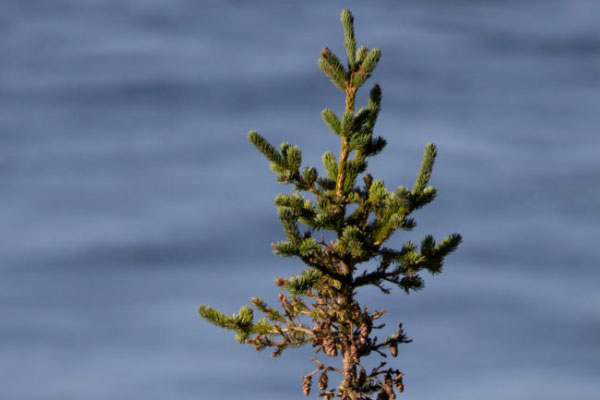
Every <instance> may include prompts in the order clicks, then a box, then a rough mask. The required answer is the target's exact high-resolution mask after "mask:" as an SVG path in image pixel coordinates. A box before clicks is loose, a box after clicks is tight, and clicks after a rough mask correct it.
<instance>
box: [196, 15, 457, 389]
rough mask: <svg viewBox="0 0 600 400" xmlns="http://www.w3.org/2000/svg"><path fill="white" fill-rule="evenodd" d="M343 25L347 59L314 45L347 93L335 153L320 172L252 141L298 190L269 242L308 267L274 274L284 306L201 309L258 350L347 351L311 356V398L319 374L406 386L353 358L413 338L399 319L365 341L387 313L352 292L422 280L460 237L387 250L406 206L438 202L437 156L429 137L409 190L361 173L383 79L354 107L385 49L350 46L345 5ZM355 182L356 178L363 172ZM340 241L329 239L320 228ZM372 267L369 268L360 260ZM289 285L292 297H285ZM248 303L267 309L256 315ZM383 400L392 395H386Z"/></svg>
mask: <svg viewBox="0 0 600 400" xmlns="http://www.w3.org/2000/svg"><path fill="white" fill-rule="evenodd" d="M341 21H342V26H343V28H344V44H345V49H346V59H347V62H346V65H343V63H342V61H341V60H340V59H339V58H338V57H337V56H336V55H335V54H334V53H333V52H332V51H331V50H329V49H328V48H327V47H325V48H324V49H323V50H322V51H321V56H320V58H319V68H320V69H321V70H322V71H323V73H324V74H325V76H326V77H327V78H329V80H330V81H331V82H332V83H333V84H334V85H335V87H337V88H338V89H339V90H341V91H343V92H344V93H345V96H346V101H345V110H344V113H343V114H342V115H336V114H335V113H334V112H333V111H331V110H330V109H324V110H323V112H322V114H321V115H322V118H323V121H324V122H325V124H326V126H327V127H328V128H329V129H330V130H331V131H332V132H333V133H334V134H336V135H338V136H339V137H340V152H339V154H338V156H337V157H336V156H335V155H334V153H332V152H330V151H325V153H323V156H322V164H323V172H319V171H318V169H317V168H316V167H312V166H307V167H303V166H302V152H301V151H300V148H299V147H298V146H294V145H291V144H290V143H287V142H285V143H282V144H281V145H280V146H279V148H276V147H275V146H273V145H272V144H271V143H269V141H267V140H266V139H265V138H264V137H263V136H262V135H260V134H259V133H258V132H257V131H254V130H252V131H250V132H249V133H248V140H249V141H250V143H251V144H252V145H254V147H256V149H257V150H258V151H259V152H261V153H262V154H263V155H264V156H265V158H266V159H267V160H268V161H269V162H270V167H271V170H272V171H273V172H274V173H275V176H276V179H277V181H278V182H280V183H283V184H288V185H291V186H292V187H293V189H294V192H293V193H288V194H279V195H278V196H277V197H276V198H275V206H276V207H277V213H278V217H279V220H280V221H281V225H282V227H283V231H284V234H285V236H286V238H285V240H282V241H279V242H277V243H273V244H272V247H273V250H274V252H275V254H277V255H279V256H282V257H296V258H299V259H300V260H301V261H302V262H303V264H304V265H305V268H304V270H303V271H302V272H301V273H299V274H298V275H292V276H290V277H288V278H277V279H276V284H277V285H278V286H279V287H280V289H281V291H282V292H283V293H280V294H279V298H278V303H279V306H280V308H279V309H277V308H274V307H271V306H269V305H268V304H267V303H266V302H265V301H263V300H262V299H260V298H252V299H251V303H252V307H250V306H243V307H242V308H241V309H240V311H239V312H238V313H237V314H233V315H225V314H223V313H221V312H220V311H218V310H215V309H213V308H211V307H208V306H205V305H202V306H200V307H199V310H198V311H199V314H200V315H201V316H202V317H203V318H205V319H206V320H208V321H209V322H211V323H213V324H215V325H217V326H219V327H222V328H226V329H230V330H233V331H235V333H236V340H238V341H239V342H242V343H249V344H251V345H253V346H254V347H255V348H256V349H257V350H261V349H264V348H272V349H273V355H274V356H279V355H280V354H281V353H282V352H283V351H284V350H285V349H288V348H293V347H297V346H301V345H304V344H308V343H311V344H312V345H313V346H314V347H315V348H316V352H317V353H318V352H319V351H322V352H323V353H324V354H326V355H327V356H330V357H337V356H338V354H340V355H341V356H342V359H343V363H344V369H343V370H338V369H336V368H334V367H331V366H328V365H326V364H325V363H323V362H322V361H320V360H317V359H316V358H315V359H314V361H315V363H316V366H317V369H316V370H315V371H313V373H311V374H309V375H306V376H305V377H304V379H303V391H304V393H305V394H308V392H309V391H310V387H311V379H310V378H311V377H312V375H314V374H316V373H317V372H320V373H321V374H322V375H321V376H324V377H323V378H319V386H320V389H321V393H320V394H319V395H320V396H321V397H324V398H328V399H331V398H334V397H340V398H348V399H363V398H366V399H369V398H371V397H370V396H371V395H372V394H373V393H375V392H377V393H378V399H379V398H394V396H393V395H394V392H393V386H394V385H395V386H396V388H397V390H399V391H401V388H403V384H402V376H403V375H404V374H403V373H402V372H400V371H399V370H396V369H391V368H387V369H384V366H385V363H383V364H382V365H380V366H379V367H377V368H375V369H372V370H371V372H370V374H366V372H363V371H365V370H364V368H363V366H362V364H361V362H360V360H361V358H362V357H366V356H368V355H369V354H372V353H379V354H381V355H383V356H385V354H384V353H383V350H384V349H387V350H388V351H389V352H390V354H392V355H393V356H395V355H396V354H397V353H398V349H397V344H398V343H408V342H410V340H409V339H408V338H407V337H406V336H405V334H404V332H403V330H402V327H401V326H400V328H399V330H398V331H397V332H396V333H395V334H393V335H391V336H390V337H388V338H385V339H383V340H380V339H378V338H377V337H374V338H373V337H371V330H372V329H380V328H381V327H382V326H383V325H378V326H376V325H374V324H373V323H374V321H375V320H377V319H379V318H381V317H382V316H383V314H384V311H373V312H370V311H369V310H368V309H367V307H365V306H363V307H361V306H360V305H359V304H358V302H357V301H356V299H355V295H356V293H357V291H358V290H359V289H360V288H361V287H363V286H375V287H377V288H379V289H380V290H381V291H382V292H384V293H386V294H389V293H390V292H391V289H392V288H393V287H398V288H400V289H402V290H403V291H405V292H406V293H409V292H410V291H416V290H419V289H422V288H423V285H424V283H423V278H422V277H421V274H422V272H425V271H426V272H429V273H431V274H437V273H439V272H441V270H442V266H443V263H444V259H445V257H446V256H447V255H448V254H449V253H451V252H452V251H454V250H455V249H456V248H457V247H458V245H459V243H460V242H461V236H460V235H459V234H458V233H453V234H451V235H449V236H447V237H445V238H444V239H442V240H441V241H439V242H436V241H435V240H434V238H433V236H431V235H426V236H425V237H424V238H423V239H422V241H421V243H420V245H419V246H417V245H416V244H414V243H413V242H411V241H406V242H405V243H404V244H403V245H402V247H401V248H399V249H392V248H388V247H385V246H384V245H385V243H386V241H387V240H388V239H389V238H390V237H391V236H392V235H393V234H394V233H395V232H397V231H410V230H412V229H413V228H414V227H415V225H416V222H415V220H414V219H413V218H412V217H411V215H412V213H413V212H414V211H415V210H417V209H419V208H421V207H423V206H425V205H427V204H428V203H430V202H431V201H432V200H434V198H435V196H436V194H437V191H436V190H435V188H434V187H433V186H430V185H429V180H430V178H431V174H432V171H433V165H434V162H435V158H436V155H437V149H436V146H435V145H434V144H433V143H427V144H426V146H425V151H424V155H423V161H422V163H421V166H420V168H419V169H418V172H417V176H416V180H415V182H414V184H413V186H412V189H408V188H407V187H404V186H398V187H396V188H395V189H393V190H390V189H388V188H387V187H386V185H385V184H384V182H383V181H382V180H381V179H374V178H373V177H372V176H371V174H370V173H367V167H368V162H367V161H368V158H370V157H374V156H376V155H378V154H379V153H380V152H381V151H382V150H383V149H384V147H385V145H386V141H385V139H383V138H381V137H377V136H374V128H375V124H376V122H377V117H378V114H379V111H380V108H381V99H382V92H381V88H380V87H379V85H378V84H374V85H373V86H372V88H371V90H370V93H369V98H368V101H367V104H366V105H365V106H363V107H362V108H360V109H358V110H357V111H356V110H355V100H356V93H357V91H358V90H359V89H360V88H361V87H362V86H363V85H364V84H365V83H366V82H367V80H368V79H369V77H370V76H371V74H372V73H373V71H374V70H375V67H376V66H377V64H378V62H379V60H380V57H381V51H380V50H379V49H377V48H373V49H369V48H367V47H365V46H360V47H359V48H358V49H357V47H356V39H355V35H354V25H353V22H354V18H353V16H352V14H351V13H350V11H348V10H343V11H342V14H341ZM360 177H362V179H360V180H359V178H360ZM326 232H332V233H333V234H334V235H335V237H336V239H335V240H330V241H329V242H326V241H325V237H324V233H326ZM365 265H367V268H366V269H364V266H365ZM285 293H287V294H285ZM254 311H258V312H260V313H262V314H263V318H262V319H260V320H258V321H255V320H254ZM328 372H338V373H340V374H341V375H342V376H343V381H342V384H341V385H340V386H338V387H337V388H335V389H332V390H326V387H327V382H328V381H327V373H328ZM385 396H388V397H385Z"/></svg>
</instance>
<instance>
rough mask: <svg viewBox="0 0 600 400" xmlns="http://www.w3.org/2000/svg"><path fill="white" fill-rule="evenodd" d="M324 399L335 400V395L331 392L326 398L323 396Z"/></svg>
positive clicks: (326, 394)
mask: <svg viewBox="0 0 600 400" xmlns="http://www.w3.org/2000/svg"><path fill="white" fill-rule="evenodd" d="M323 398H324V399H325V400H333V393H331V392H328V393H325V396H323Z"/></svg>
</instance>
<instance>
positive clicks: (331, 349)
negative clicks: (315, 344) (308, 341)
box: [323, 337, 337, 357]
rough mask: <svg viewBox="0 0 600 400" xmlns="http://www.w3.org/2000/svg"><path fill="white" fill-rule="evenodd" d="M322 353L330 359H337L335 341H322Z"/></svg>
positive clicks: (330, 339) (331, 339)
mask: <svg viewBox="0 0 600 400" xmlns="http://www.w3.org/2000/svg"><path fill="white" fill-rule="evenodd" d="M323 351H324V352H325V354H327V355H328V356H330V357H337V346H336V345H335V339H333V338H331V337H328V338H326V339H325V340H323Z"/></svg>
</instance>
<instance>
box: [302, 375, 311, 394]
mask: <svg viewBox="0 0 600 400" xmlns="http://www.w3.org/2000/svg"><path fill="white" fill-rule="evenodd" d="M311 385H312V376H311V375H305V376H303V377H302V393H304V395H305V396H308V395H309V394H310V387H311Z"/></svg>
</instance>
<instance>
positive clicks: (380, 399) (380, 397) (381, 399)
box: [377, 389, 390, 400]
mask: <svg viewBox="0 0 600 400" xmlns="http://www.w3.org/2000/svg"><path fill="white" fill-rule="evenodd" d="M389 398H390V397H389V396H388V394H387V392H386V391H385V390H383V389H381V390H380V391H379V393H377V400H389Z"/></svg>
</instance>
